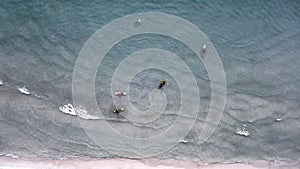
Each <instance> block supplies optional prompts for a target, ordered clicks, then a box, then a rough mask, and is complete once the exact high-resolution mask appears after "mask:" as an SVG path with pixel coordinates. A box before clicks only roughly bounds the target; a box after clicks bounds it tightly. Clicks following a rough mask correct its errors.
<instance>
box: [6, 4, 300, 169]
mask: <svg viewBox="0 0 300 169" xmlns="http://www.w3.org/2000/svg"><path fill="white" fill-rule="evenodd" d="M299 10H300V2H298V1H296V0H288V1H284V0H278V1H260V0H254V1H235V0H229V1H222V0H213V1H184V0H180V1H174V2H171V1H170V2H169V1H144V2H142V1H125V0H120V1H99V2H94V1H51V2H48V1H26V2H25V1H17V0H16V1H6V0H4V1H1V2H0V23H1V24H0V79H1V82H2V83H3V84H1V85H0V92H1V94H0V121H1V122H0V154H1V155H2V156H17V157H20V158H24V159H36V158H39V159H89V158H115V157H119V156H118V154H114V153H111V152H109V151H107V150H106V149H105V148H103V147H101V146H99V145H97V144H96V143H95V142H94V141H93V140H92V139H91V138H90V137H89V136H88V135H87V134H86V133H85V131H84V129H83V128H82V127H81V125H80V123H79V121H78V119H77V117H76V116H71V115H68V114H64V113H62V112H61V111H60V110H59V107H60V106H63V105H66V104H68V103H72V76H73V70H74V67H75V63H76V59H77V58H78V56H79V53H80V51H81V49H82V47H83V45H84V44H85V42H86V41H87V40H88V39H89V38H90V37H91V36H92V34H94V33H95V32H96V31H97V30H98V29H100V28H101V27H103V26H104V25H106V24H107V23H109V22H112V21H114V20H115V19H118V18H120V17H123V16H126V15H130V14H134V13H142V12H162V13H168V14H172V15H175V16H178V17H181V18H183V19H186V20H188V21H190V22H191V23H193V24H194V25H195V26H197V27H198V28H199V29H200V30H202V31H203V32H204V33H205V34H206V36H207V37H208V38H209V39H210V41H211V42H212V43H213V45H214V47H215V49H216V50H217V52H218V54H219V56H220V59H221V61H222V63H223V67H224V71H225V75H226V85H227V94H226V105H225V110H224V112H223V115H222V119H221V121H220V123H219V125H218V127H217V129H216V130H215V132H214V133H213V135H212V136H211V137H210V138H209V139H208V140H207V141H206V142H204V143H203V142H201V141H200V140H199V133H200V132H201V129H202V127H203V119H204V117H206V116H207V112H208V109H209V105H210V101H211V88H210V79H209V77H208V73H207V71H206V70H205V68H204V66H203V64H202V62H201V60H200V59H199V58H198V57H197V56H196V55H195V53H193V52H191V51H190V49H189V48H188V47H187V46H185V45H184V44H182V43H180V42H178V41H177V40H175V39H172V38H169V37H166V36H162V35H155V34H144V35H137V36H133V37H130V38H128V39H125V40H123V41H121V42H120V43H118V44H116V45H115V46H114V47H113V48H112V49H111V50H110V51H109V52H108V53H107V55H106V56H105V57H104V59H103V61H102V62H103V65H106V66H103V67H100V68H99V69H98V71H97V77H96V80H95V86H96V87H95V93H96V99H97V103H98V104H99V107H102V111H103V117H104V118H103V119H101V120H106V121H107V122H108V123H109V124H111V125H112V126H113V127H114V128H115V129H116V130H118V131H119V132H122V130H124V128H126V131H127V134H129V135H130V136H133V137H135V136H140V137H143V136H144V135H143V134H144V133H147V134H149V135H155V134H158V133H160V132H161V131H162V130H166V128H167V127H169V126H171V125H172V123H174V121H175V119H176V113H175V112H176V111H177V110H178V109H179V108H180V98H181V97H182V95H181V94H179V93H178V92H177V91H178V90H179V89H180V87H179V86H178V84H177V83H176V80H175V79H173V77H172V76H170V75H169V74H167V73H166V72H163V71H160V70H157V69H146V70H144V71H143V72H140V73H139V74H137V75H136V76H135V77H134V78H133V79H132V81H131V83H130V84H131V85H130V89H129V95H130V98H131V102H132V104H133V105H135V106H136V107H137V108H138V109H140V110H146V109H147V108H148V107H149V106H150V101H149V99H148V97H147V93H149V92H150V91H151V90H152V89H153V86H155V87H156V86H157V85H158V83H159V82H160V80H161V79H162V78H167V79H168V81H169V83H170V86H168V87H167V89H166V91H164V92H166V97H167V99H168V101H169V103H168V105H167V109H166V110H167V111H166V112H165V113H164V114H163V115H162V116H161V117H160V118H159V119H158V120H157V121H154V122H153V123H149V124H136V123H130V121H129V120H127V119H126V118H125V117H123V116H122V115H116V114H113V113H111V112H112V110H113V108H114V104H113V101H112V96H111V89H110V84H111V81H112V76H113V73H114V71H115V69H116V68H117V67H118V64H119V63H120V62H122V60H123V59H125V58H126V57H127V56H128V55H130V54H131V53H133V52H135V51H139V50H142V49H146V48H160V49H165V50H169V51H172V52H173V53H176V54H177V55H179V56H180V58H181V59H182V60H183V61H184V62H185V63H186V64H187V65H188V66H189V67H190V69H191V70H192V71H193V73H194V75H195V78H196V82H197V84H198V85H199V86H200V87H199V89H200V91H201V92H200V98H201V103H200V111H199V113H198V117H197V120H196V122H195V124H194V126H193V128H192V129H191V130H190V131H189V132H188V134H187V135H186V137H185V138H183V139H184V141H183V142H182V143H179V144H177V145H176V146H175V147H173V148H172V149H170V150H168V151H162V153H161V154H159V155H158V156H156V157H155V158H159V159H169V158H174V159H178V160H190V161H196V162H199V163H202V164H212V163H235V162H243V163H247V162H249V163H251V162H253V161H260V160H264V161H270V162H272V163H274V167H279V168H283V167H293V166H295V165H299V163H300V161H299V159H300V125H299V124H300V123H299V122H300V113H299V110H300V89H299V86H300V69H299V65H300V59H299V55H300V40H299V39H300V29H299V28H300V13H299ZM183 31H184V30H183ZM103 41H104V42H105V40H103ZM200 47H201V46H200ZM23 86H26V88H27V89H28V90H29V92H30V95H26V94H22V93H20V92H19V91H18V88H21V87H23ZM84 117H87V116H84ZM93 117H95V116H89V117H88V118H93ZM95 118H97V117H95ZM87 121H88V120H87ZM138 131H140V132H138ZM145 131H146V132H145ZM141 132H142V133H141ZM104 137H105V136H104ZM112 146H113V145H112ZM127 146H128V145H127ZM126 148H127V147H126V145H125V146H124V147H120V149H122V150H124V151H126Z"/></svg>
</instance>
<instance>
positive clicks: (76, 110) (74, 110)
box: [58, 103, 100, 120]
mask: <svg viewBox="0 0 300 169" xmlns="http://www.w3.org/2000/svg"><path fill="white" fill-rule="evenodd" d="M58 109H59V110H60V111H61V112H63V113H65V114H69V115H72V116H78V117H80V118H82V119H86V120H98V119H100V117H97V116H93V115H90V114H88V112H87V111H86V110H85V109H84V108H82V107H74V106H73V105H72V104H70V103H69V104H66V105H63V106H59V107H58Z"/></svg>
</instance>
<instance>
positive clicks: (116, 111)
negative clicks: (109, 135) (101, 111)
mask: <svg viewBox="0 0 300 169" xmlns="http://www.w3.org/2000/svg"><path fill="white" fill-rule="evenodd" d="M122 111H125V108H119V109H118V108H115V109H114V113H120V112H122Z"/></svg>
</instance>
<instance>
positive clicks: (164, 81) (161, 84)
mask: <svg viewBox="0 0 300 169" xmlns="http://www.w3.org/2000/svg"><path fill="white" fill-rule="evenodd" d="M166 83H167V80H165V79H164V80H162V81H161V82H160V85H159V86H158V89H161V88H162V87H164V86H165V84H166Z"/></svg>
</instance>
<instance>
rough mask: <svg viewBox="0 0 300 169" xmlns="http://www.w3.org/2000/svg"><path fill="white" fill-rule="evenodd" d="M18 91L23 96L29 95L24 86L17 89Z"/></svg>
mask: <svg viewBox="0 0 300 169" xmlns="http://www.w3.org/2000/svg"><path fill="white" fill-rule="evenodd" d="M18 90H19V91H20V92H21V93H23V94H26V95H29V94H30V92H29V90H28V89H27V88H26V87H25V86H23V87H20V88H18Z"/></svg>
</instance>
